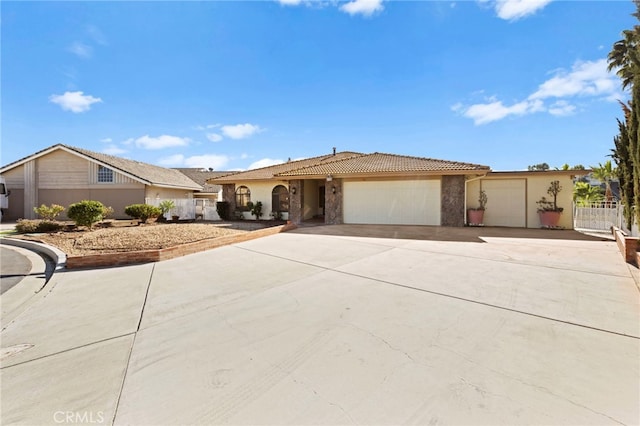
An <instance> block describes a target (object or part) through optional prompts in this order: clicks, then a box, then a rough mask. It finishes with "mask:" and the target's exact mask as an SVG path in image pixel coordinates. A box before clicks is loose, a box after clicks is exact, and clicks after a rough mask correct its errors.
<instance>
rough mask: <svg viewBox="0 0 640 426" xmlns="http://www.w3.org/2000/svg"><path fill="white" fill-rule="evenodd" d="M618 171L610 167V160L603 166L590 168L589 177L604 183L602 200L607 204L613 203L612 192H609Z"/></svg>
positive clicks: (600, 164)
mask: <svg viewBox="0 0 640 426" xmlns="http://www.w3.org/2000/svg"><path fill="white" fill-rule="evenodd" d="M617 174H618V171H617V170H616V168H615V167H613V166H612V165H611V160H607V161H605V163H604V164H602V163H598V167H593V166H592V167H591V175H592V176H593V178H594V179H598V180H599V181H600V182H603V183H604V186H605V191H604V198H605V199H606V200H607V202H608V203H610V202H611V201H613V192H612V191H611V181H612V180H613V179H615V177H616V176H617Z"/></svg>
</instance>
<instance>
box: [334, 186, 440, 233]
mask: <svg viewBox="0 0 640 426" xmlns="http://www.w3.org/2000/svg"><path fill="white" fill-rule="evenodd" d="M344 222H345V223H376V224H402V225H439V224H440V181H438V180H420V181H386V182H345V183H344Z"/></svg>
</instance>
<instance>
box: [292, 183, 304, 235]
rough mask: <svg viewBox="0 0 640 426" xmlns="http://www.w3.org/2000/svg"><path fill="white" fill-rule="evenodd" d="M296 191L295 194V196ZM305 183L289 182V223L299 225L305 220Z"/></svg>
mask: <svg viewBox="0 0 640 426" xmlns="http://www.w3.org/2000/svg"><path fill="white" fill-rule="evenodd" d="M294 190H295V194H294ZM303 206H304V181H303V180H300V179H296V180H292V181H290V182H289V221H290V222H291V223H295V224H296V225H299V224H301V223H302V220H303V217H302V215H303V211H304V208H303Z"/></svg>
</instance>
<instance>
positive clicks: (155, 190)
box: [141, 185, 193, 203]
mask: <svg viewBox="0 0 640 426" xmlns="http://www.w3.org/2000/svg"><path fill="white" fill-rule="evenodd" d="M144 196H145V198H151V199H153V198H160V199H161V200H166V199H176V198H193V191H189V190H187V189H172V188H161V187H159V186H153V185H150V186H147V188H146V190H145V195H144ZM143 202H144V200H143V201H141V203H143Z"/></svg>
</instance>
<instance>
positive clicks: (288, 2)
mask: <svg viewBox="0 0 640 426" xmlns="http://www.w3.org/2000/svg"><path fill="white" fill-rule="evenodd" d="M277 1H278V3H280V4H282V5H285V6H297V5H299V4H300V3H302V0H277Z"/></svg>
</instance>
